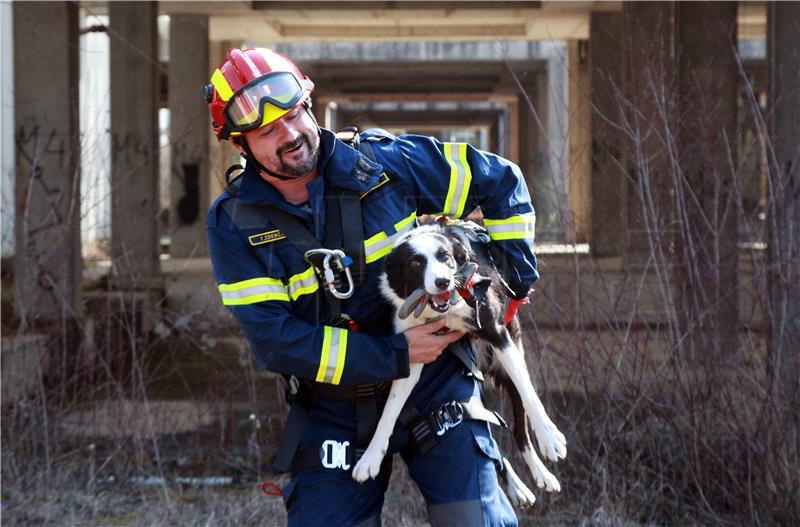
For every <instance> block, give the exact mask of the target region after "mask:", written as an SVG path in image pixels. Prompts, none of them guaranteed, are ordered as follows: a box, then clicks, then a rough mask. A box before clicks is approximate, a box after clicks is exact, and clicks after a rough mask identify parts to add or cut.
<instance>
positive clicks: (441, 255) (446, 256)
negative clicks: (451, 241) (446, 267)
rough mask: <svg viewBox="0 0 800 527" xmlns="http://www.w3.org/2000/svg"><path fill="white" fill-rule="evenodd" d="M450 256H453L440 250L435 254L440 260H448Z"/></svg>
mask: <svg viewBox="0 0 800 527" xmlns="http://www.w3.org/2000/svg"><path fill="white" fill-rule="evenodd" d="M452 257H453V256H452V255H451V254H450V253H448V252H446V251H440V252H439V253H437V254H436V258H438V259H439V261H440V262H449V261H450V258H452Z"/></svg>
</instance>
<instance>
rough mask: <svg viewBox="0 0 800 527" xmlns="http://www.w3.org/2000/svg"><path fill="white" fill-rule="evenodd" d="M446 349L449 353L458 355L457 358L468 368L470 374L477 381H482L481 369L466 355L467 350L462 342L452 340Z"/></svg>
mask: <svg viewBox="0 0 800 527" xmlns="http://www.w3.org/2000/svg"><path fill="white" fill-rule="evenodd" d="M446 349H447V350H448V351H449V352H450V353H452V354H453V355H455V356H456V357H458V360H460V361H461V362H462V363H463V364H464V366H465V367H466V368H467V370H469V372H470V373H471V374H472V376H473V377H475V378H476V379H478V380H479V381H483V372H481V370H479V369H478V365H477V364H476V363H475V361H474V360H473V359H472V357H470V356H469V355H467V350H466V348H465V346H464V344H463V343H462V342H461V341H460V340H459V341H456V342H453V343H452V344H450V345H449V346H447V348H446Z"/></svg>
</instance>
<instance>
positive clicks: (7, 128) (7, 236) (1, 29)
mask: <svg viewBox="0 0 800 527" xmlns="http://www.w3.org/2000/svg"><path fill="white" fill-rule="evenodd" d="M0 107H2V108H3V111H2V112H0V171H2V183H0V192H1V193H2V201H0V215H2V223H3V226H2V229H1V230H0V232H2V240H0V242H2V246H0V257H2V259H3V268H4V270H6V269H8V268H10V267H12V266H13V263H12V260H11V258H9V257H11V256H13V255H14V202H15V199H14V173H15V172H16V170H15V162H14V128H15V127H14V11H13V10H12V8H11V2H3V3H1V4H0ZM6 258H9V259H8V261H7V260H6ZM6 265H8V268H7V267H6Z"/></svg>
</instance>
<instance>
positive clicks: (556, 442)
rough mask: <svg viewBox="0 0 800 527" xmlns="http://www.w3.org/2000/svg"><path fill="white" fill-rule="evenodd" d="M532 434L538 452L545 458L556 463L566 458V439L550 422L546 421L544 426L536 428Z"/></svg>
mask: <svg viewBox="0 0 800 527" xmlns="http://www.w3.org/2000/svg"><path fill="white" fill-rule="evenodd" d="M534 433H535V434H536V441H537V442H538V443H539V450H541V452H542V455H543V456H544V457H545V458H547V459H549V460H550V461H558V460H559V459H564V458H565V457H567V438H566V437H564V434H562V433H561V432H560V431H559V430H558V428H556V425H554V424H553V422H552V421H550V420H549V419H548V420H547V421H546V422H545V423H544V426H542V427H541V428H539V427H537V428H536V429H535V430H534Z"/></svg>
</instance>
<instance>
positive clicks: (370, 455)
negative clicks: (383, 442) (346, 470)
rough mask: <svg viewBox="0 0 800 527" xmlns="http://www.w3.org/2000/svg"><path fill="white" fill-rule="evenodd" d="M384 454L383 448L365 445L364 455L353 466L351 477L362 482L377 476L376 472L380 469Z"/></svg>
mask: <svg viewBox="0 0 800 527" xmlns="http://www.w3.org/2000/svg"><path fill="white" fill-rule="evenodd" d="M385 455H386V449H385V448H377V447H375V448H373V446H372V445H370V446H369V447H367V450H366V451H364V455H363V456H361V459H359V460H358V463H356V466H355V467H353V479H354V480H356V481H358V482H359V483H364V482H365V481H367V480H368V479H371V478H376V477H378V473H379V472H380V471H381V462H382V461H383V456H385Z"/></svg>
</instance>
